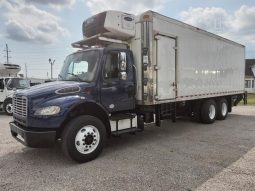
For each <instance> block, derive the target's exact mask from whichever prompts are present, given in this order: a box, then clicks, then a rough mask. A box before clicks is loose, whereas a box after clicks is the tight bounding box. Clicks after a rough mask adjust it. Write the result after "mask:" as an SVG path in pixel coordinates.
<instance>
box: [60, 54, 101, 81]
mask: <svg viewBox="0 0 255 191" xmlns="http://www.w3.org/2000/svg"><path fill="white" fill-rule="evenodd" d="M98 58H99V52H98V51H96V50H93V51H86V52H78V53H75V54H71V55H69V56H68V57H67V58H66V60H65V62H64V66H63V68H62V70H61V72H60V74H59V80H64V81H66V80H67V81H84V82H92V81H93V80H94V77H95V73H96V70H97V63H98Z"/></svg>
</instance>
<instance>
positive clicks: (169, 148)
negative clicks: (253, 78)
mask: <svg viewBox="0 0 255 191" xmlns="http://www.w3.org/2000/svg"><path fill="white" fill-rule="evenodd" d="M10 120H11V117H8V116H5V115H3V114H2V115H1V114H0V136H1V139H0V190H106V191H107V190H130V191H133V190H146V191H147V190H175V191H176V190H178V191H179V190H195V189H196V188H197V187H199V186H201V185H203V183H205V182H206V181H208V180H209V179H211V178H213V177H214V176H217V174H219V173H220V172H222V170H224V169H225V168H226V167H228V166H230V165H231V164H232V163H233V162H235V161H237V160H238V159H239V158H240V157H242V156H243V155H244V154H246V153H247V152H248V151H249V150H251V149H252V148H253V147H255V127H254V124H255V107H252V106H250V107H249V106H239V107H236V108H234V110H233V113H232V114H230V115H229V116H228V119H227V120H225V121H216V122H215V123H214V124H211V125H204V124H199V123H195V122H192V121H190V120H188V119H179V120H177V123H172V122H171V121H164V122H162V127H160V128H159V127H156V126H154V125H150V126H148V127H146V129H145V131H144V132H143V133H137V134H136V135H123V136H121V137H120V138H111V139H110V140H108V142H107V144H106V147H105V149H104V150H103V152H102V154H101V155H100V156H99V157H98V158H97V159H96V160H94V161H91V162H88V163H85V164H76V163H75V162H72V161H70V160H68V159H66V158H65V157H64V155H63V154H62V152H61V150H60V145H59V144H57V145H56V146H55V147H54V148H51V149H32V148H26V147H25V146H23V145H21V144H20V143H18V142H17V141H16V140H14V139H13V138H12V137H11V135H10V132H9V126H8V122H9V121H10ZM253 164H254V163H253ZM252 168H255V167H254V166H252ZM223 172H224V171H223Z"/></svg>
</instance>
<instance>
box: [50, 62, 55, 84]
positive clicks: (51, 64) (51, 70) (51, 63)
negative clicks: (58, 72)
mask: <svg viewBox="0 0 255 191" xmlns="http://www.w3.org/2000/svg"><path fill="white" fill-rule="evenodd" d="M54 62H55V60H53V61H52V60H51V59H50V58H49V63H50V79H51V80H52V79H53V78H52V72H53V68H52V66H53V64H54Z"/></svg>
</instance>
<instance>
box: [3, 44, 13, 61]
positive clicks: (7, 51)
mask: <svg viewBox="0 0 255 191" xmlns="http://www.w3.org/2000/svg"><path fill="white" fill-rule="evenodd" d="M4 52H6V56H5V57H6V64H9V58H11V57H10V56H9V52H11V51H10V50H9V48H8V44H6V49H5V50H4Z"/></svg>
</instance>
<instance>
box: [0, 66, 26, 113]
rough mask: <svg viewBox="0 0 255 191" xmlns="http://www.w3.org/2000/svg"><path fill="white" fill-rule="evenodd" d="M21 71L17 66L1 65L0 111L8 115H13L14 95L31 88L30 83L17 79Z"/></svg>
mask: <svg viewBox="0 0 255 191" xmlns="http://www.w3.org/2000/svg"><path fill="white" fill-rule="evenodd" d="M20 70H21V68H20V66H19V65H16V64H0V109H2V110H3V111H4V112H5V113H6V114H7V115H12V96H13V93H14V92H15V91H16V90H19V89H24V88H27V87H29V81H27V80H25V79H22V78H20V77H17V76H18V72H20Z"/></svg>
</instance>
